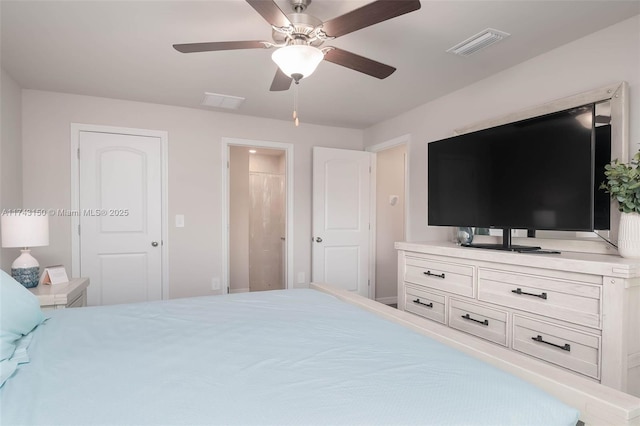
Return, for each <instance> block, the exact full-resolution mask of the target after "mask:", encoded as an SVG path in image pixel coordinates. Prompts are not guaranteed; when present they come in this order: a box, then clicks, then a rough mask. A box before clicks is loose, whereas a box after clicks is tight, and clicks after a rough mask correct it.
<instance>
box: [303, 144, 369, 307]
mask: <svg viewBox="0 0 640 426" xmlns="http://www.w3.org/2000/svg"><path fill="white" fill-rule="evenodd" d="M372 156H373V154H371V153H369V152H364V151H350V150H345V149H333V148H319V147H314V148H313V242H312V247H313V250H312V253H313V255H312V279H313V281H315V282H325V283H328V284H332V285H335V286H337V287H340V288H343V289H345V290H349V291H353V292H356V293H358V294H360V295H362V296H365V297H369V273H370V259H371V255H370V249H371V248H370V238H371V237H370V233H371V231H370V223H369V222H370V220H369V217H370V208H371V206H370V182H371V161H372Z"/></svg>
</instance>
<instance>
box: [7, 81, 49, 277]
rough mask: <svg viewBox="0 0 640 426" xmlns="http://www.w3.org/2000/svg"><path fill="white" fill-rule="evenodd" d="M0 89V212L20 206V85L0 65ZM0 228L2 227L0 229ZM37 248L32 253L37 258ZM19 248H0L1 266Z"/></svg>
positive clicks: (18, 251)
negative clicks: (0, 102)
mask: <svg viewBox="0 0 640 426" xmlns="http://www.w3.org/2000/svg"><path fill="white" fill-rule="evenodd" d="M0 71H1V74H2V77H1V80H0V93H1V94H2V96H0V98H1V99H2V106H1V110H0V117H1V123H0V126H1V131H0V213H1V211H2V209H11V208H20V207H22V144H21V139H22V89H21V88H20V86H18V84H17V83H16V82H15V81H14V80H13V78H11V76H10V75H9V74H8V73H7V72H6V71H5V70H4V69H1V70H0ZM0 232H1V231H0ZM39 251H40V248H34V249H33V254H34V256H35V257H36V259H39V256H38V254H39ZM19 255H20V250H19V249H14V248H11V249H0V269H2V270H4V271H6V272H10V271H11V263H12V262H13V261H14V260H15V258H17V257H18V256H19Z"/></svg>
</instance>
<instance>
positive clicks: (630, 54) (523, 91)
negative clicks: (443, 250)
mask: <svg viewBox="0 0 640 426" xmlns="http://www.w3.org/2000/svg"><path fill="white" fill-rule="evenodd" d="M493 48H499V45H498V46H494V47H493ZM478 54H479V55H481V54H482V53H478ZM467 59H468V63H467V64H465V65H464V66H473V56H471V57H469V58H467ZM620 81H627V82H628V83H629V86H630V96H629V97H630V117H631V120H630V122H631V124H630V127H631V128H630V140H631V147H630V151H631V152H630V153H634V152H635V151H636V150H637V149H638V146H639V144H640V119H638V117H639V114H640V15H637V16H635V17H633V18H631V19H628V20H626V21H623V22H621V23H619V24H616V25H613V26H611V27H608V28H605V29H604V30H602V31H599V32H596V33H593V34H591V35H589V36H586V37H584V38H582V39H579V40H576V41H574V42H572V43H569V44H566V45H564V46H562V47H560V48H558V49H555V50H553V51H550V52H548V53H545V54H543V55H540V56H538V57H536V58H533V59H531V60H529V61H526V62H523V63H521V64H519V65H517V66H515V67H512V68H510V69H508V70H505V71H503V72H501V73H498V74H495V75H493V76H491V77H489V78H487V79H485V80H482V81H480V82H478V83H475V84H473V85H470V86H467V87H465V88H463V89H461V90H458V91H456V92H453V93H450V94H448V95H446V96H443V97H441V98H439V99H437V100H435V101H432V102H429V103H427V104H424V105H421V106H420V107H418V108H415V109H413V110H411V111H409V112H407V113H404V114H402V115H400V116H398V117H395V118H393V119H391V120H387V121H385V122H382V123H379V124H377V125H375V126H372V127H370V128H368V129H366V130H365V145H366V146H371V145H375V144H378V143H382V142H384V141H387V140H390V139H393V138H395V137H398V136H399V135H404V134H407V133H409V134H411V141H412V143H411V147H410V152H409V164H410V165H409V170H410V177H409V184H408V185H409V191H410V197H409V198H410V200H411V201H410V202H411V205H410V207H409V209H410V210H409V221H410V224H409V226H408V229H410V233H411V235H408V236H407V239H408V240H410V241H445V240H447V239H448V236H449V228H446V227H441V228H438V227H427V226H426V223H427V202H426V183H427V172H426V156H427V149H426V146H427V142H430V141H434V140H438V139H442V138H446V137H449V136H452V135H453V132H454V130H455V129H457V128H460V127H464V126H466V125H469V124H473V123H477V122H479V121H482V120H486V119H489V118H494V117H500V116H503V115H506V114H508V113H511V112H514V111H519V110H523V109H527V108H530V107H534V106H537V105H540V104H544V103H546V102H549V101H553V100H555V99H559V98H563V97H566V96H570V95H574V94H577V93H581V92H585V91H589V90H592V89H596V88H599V87H602V86H606V85H608V84H612V83H616V82H620Z"/></svg>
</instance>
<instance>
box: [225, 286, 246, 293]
mask: <svg viewBox="0 0 640 426" xmlns="http://www.w3.org/2000/svg"><path fill="white" fill-rule="evenodd" d="M249 291H250V290H249V287H247V288H232V289H229V293H249Z"/></svg>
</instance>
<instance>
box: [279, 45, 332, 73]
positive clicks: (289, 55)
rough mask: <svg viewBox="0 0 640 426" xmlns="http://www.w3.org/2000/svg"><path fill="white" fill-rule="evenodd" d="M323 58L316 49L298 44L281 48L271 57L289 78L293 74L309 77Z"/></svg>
mask: <svg viewBox="0 0 640 426" xmlns="http://www.w3.org/2000/svg"><path fill="white" fill-rule="evenodd" d="M323 58H324V54H323V53H322V51H321V50H320V49H318V48H317V47H313V46H308V45H300V44H297V45H291V46H285V47H281V48H279V49H278V50H276V51H275V52H273V54H272V55H271V59H273V62H275V63H276V65H278V67H279V68H280V70H281V71H282V72H283V73H285V74H286V75H287V76H289V77H291V78H293V74H301V75H302V77H301V78H304V77H309V76H310V75H311V74H313V72H314V71H315V70H316V68H317V67H318V64H320V62H322V59H323ZM296 81H297V80H296Z"/></svg>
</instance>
